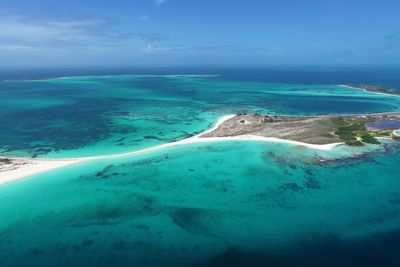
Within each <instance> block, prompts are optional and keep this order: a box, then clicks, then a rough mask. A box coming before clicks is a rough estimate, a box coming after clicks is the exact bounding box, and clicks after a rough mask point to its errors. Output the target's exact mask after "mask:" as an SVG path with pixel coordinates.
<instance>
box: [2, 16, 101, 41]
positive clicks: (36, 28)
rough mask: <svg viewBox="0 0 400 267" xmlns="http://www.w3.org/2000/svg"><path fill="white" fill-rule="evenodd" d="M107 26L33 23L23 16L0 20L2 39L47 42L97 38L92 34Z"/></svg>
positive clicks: (89, 22) (82, 22)
mask: <svg viewBox="0 0 400 267" xmlns="http://www.w3.org/2000/svg"><path fill="white" fill-rule="evenodd" d="M104 24H106V22H105V21H101V20H95V19H87V20H70V19H69V20H50V21H31V20H30V19H28V18H25V17H21V16H8V17H7V16H2V17H1V18H0V39H12V40H29V41H46V40H59V41H68V40H85V39H89V38H93V37H95V36H94V35H93V34H92V33H91V32H92V30H93V29H98V28H100V27H101V26H102V25H104Z"/></svg>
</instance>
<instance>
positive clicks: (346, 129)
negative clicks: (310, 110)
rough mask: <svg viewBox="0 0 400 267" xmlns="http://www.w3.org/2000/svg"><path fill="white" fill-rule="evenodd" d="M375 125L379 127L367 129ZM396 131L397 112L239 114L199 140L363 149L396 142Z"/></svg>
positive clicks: (399, 119)
mask: <svg viewBox="0 0 400 267" xmlns="http://www.w3.org/2000/svg"><path fill="white" fill-rule="evenodd" d="M379 122H386V124H383V125H390V127H392V128H390V127H389V128H387V127H379V125H380V124H379ZM374 123H375V124H376V125H378V127H375V128H374V127H369V125H370V124H374ZM397 125H398V126H397ZM396 126H397V127H396ZM399 128H400V113H387V114H370V115H348V116H330V115H328V116H313V117H304V116H276V115H261V114H238V115H236V116H234V117H232V118H230V119H228V120H226V121H224V122H223V123H222V124H220V125H219V126H218V127H217V129H215V130H213V131H210V132H207V133H206V134H203V135H201V136H200V137H234V136H245V135H251V136H260V137H274V138H279V139H285V140H291V141H297V142H302V143H308V144H316V145H324V144H332V143H338V142H342V143H345V144H347V145H350V146H363V145H364V144H366V143H368V144H379V143H380V141H379V140H378V139H377V137H388V138H393V139H397V138H398V137H397V136H396V135H394V134H393V131H394V130H396V129H399Z"/></svg>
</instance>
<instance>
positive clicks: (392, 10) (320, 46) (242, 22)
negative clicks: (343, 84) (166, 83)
mask: <svg viewBox="0 0 400 267" xmlns="http://www.w3.org/2000/svg"><path fill="white" fill-rule="evenodd" d="M399 11H400V1H398V0H379V1H378V0H79V1H78V0H68V1H67V0H34V1H33V0H1V2H0V65H3V66H4V65H12V66H22V65H37V66H42V65H134V66H195V65H221V66H233V65H234V66H237V65H266V66H278V65H333V66H357V65H361V66H362V65H368V66H371V65H372V66H373V65H397V66H398V65H400V64H399V61H400V15H399Z"/></svg>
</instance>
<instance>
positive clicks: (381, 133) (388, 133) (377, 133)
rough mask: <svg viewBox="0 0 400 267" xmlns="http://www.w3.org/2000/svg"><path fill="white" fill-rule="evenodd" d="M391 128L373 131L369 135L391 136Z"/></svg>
mask: <svg viewBox="0 0 400 267" xmlns="http://www.w3.org/2000/svg"><path fill="white" fill-rule="evenodd" d="M392 132H393V130H382V131H373V132H370V135H372V136H373V137H390V136H392Z"/></svg>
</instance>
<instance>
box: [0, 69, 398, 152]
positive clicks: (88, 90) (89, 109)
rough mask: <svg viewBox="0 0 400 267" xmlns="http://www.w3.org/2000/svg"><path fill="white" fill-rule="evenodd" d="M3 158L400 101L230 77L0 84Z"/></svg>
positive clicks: (141, 142)
mask: <svg viewBox="0 0 400 267" xmlns="http://www.w3.org/2000/svg"><path fill="white" fill-rule="evenodd" d="M0 88H1V90H0V151H3V153H7V154H12V155H30V156H35V157H36V156H38V157H79V156H91V155H102V154H110V153H121V152H126V151H131V150H133V149H139V148H144V147H150V146H153V145H157V144H162V143H168V142H171V141H175V140H179V139H183V138H187V137H189V136H192V135H194V134H196V133H198V132H201V131H203V130H205V129H207V128H209V127H210V126H211V125H212V124H213V123H214V122H215V120H216V119H217V118H218V117H220V116H221V115H224V114H232V113H236V112H240V111H247V112H262V113H278V114H291V115H310V114H329V113H368V112H383V111H397V110H398V107H399V106H400V98H396V97H390V96H389V97H388V96H383V95H377V94H371V93H366V92H363V91H361V90H357V89H348V88H343V87H339V86H336V85H305V84H278V83H268V82H251V81H237V80H231V79H229V78H226V77H224V76H200V77H199V76H88V77H76V78H69V79H52V80H12V81H3V82H0Z"/></svg>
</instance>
